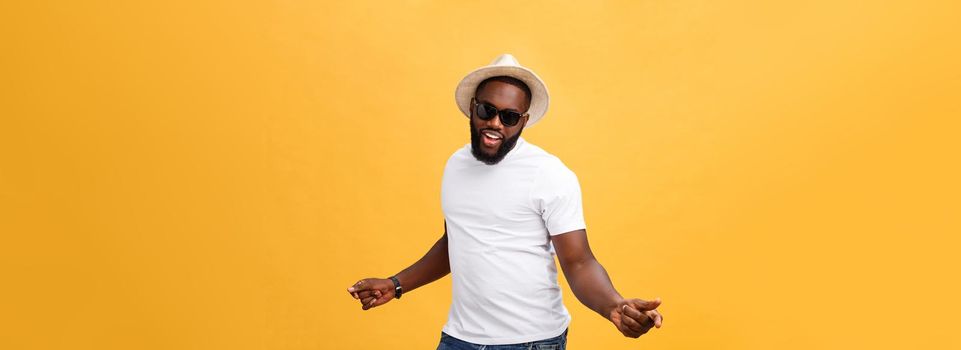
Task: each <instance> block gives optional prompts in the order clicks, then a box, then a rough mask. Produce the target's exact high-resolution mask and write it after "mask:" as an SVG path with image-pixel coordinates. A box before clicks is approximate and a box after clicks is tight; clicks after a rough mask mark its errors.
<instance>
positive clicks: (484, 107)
mask: <svg viewBox="0 0 961 350" xmlns="http://www.w3.org/2000/svg"><path fill="white" fill-rule="evenodd" d="M470 103H471V105H473V108H472V109H473V110H474V115H476V116H477V117H478V118H481V120H491V118H494V116H495V115H496V116H500V118H501V124H504V125H507V126H514V125H517V122H519V121H521V118H522V117H525V116H527V113H523V114H522V113H518V112H515V111H511V110H506V109H501V110H498V109H497V107H494V105H492V104H490V103H487V102H477V100H476V99H474V98H471V99H470Z"/></svg>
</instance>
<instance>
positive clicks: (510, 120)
mask: <svg viewBox="0 0 961 350" xmlns="http://www.w3.org/2000/svg"><path fill="white" fill-rule="evenodd" d="M520 120H521V115H520V113H517V112H514V111H501V123H504V125H507V126H514V125H517V122H518V121H520Z"/></svg>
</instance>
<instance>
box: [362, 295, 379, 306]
mask: <svg viewBox="0 0 961 350" xmlns="http://www.w3.org/2000/svg"><path fill="white" fill-rule="evenodd" d="M374 299H377V298H376V297H374V296H373V295H371V296H369V297H366V298H363V299H360V303H361V304H363V305H367V304H370V302H371V301H374Z"/></svg>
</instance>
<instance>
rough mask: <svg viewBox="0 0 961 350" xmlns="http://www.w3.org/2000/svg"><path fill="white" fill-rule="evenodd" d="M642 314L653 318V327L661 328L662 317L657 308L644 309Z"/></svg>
mask: <svg viewBox="0 0 961 350" xmlns="http://www.w3.org/2000/svg"><path fill="white" fill-rule="evenodd" d="M644 314H646V315H647V317H650V318H651V319H652V320H654V327H657V328H661V324H663V323H664V317H662V316H661V313H660V312H657V310H651V311H645V312H644Z"/></svg>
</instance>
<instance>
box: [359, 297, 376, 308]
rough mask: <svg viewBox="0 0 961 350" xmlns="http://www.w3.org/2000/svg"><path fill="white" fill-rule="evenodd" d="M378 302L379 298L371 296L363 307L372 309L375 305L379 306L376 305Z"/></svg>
mask: <svg viewBox="0 0 961 350" xmlns="http://www.w3.org/2000/svg"><path fill="white" fill-rule="evenodd" d="M376 303H377V298H374V297H371V298H370V299H368V301H367V302H365V303H364V304H363V305H364V306H363V307H362V309H364V310H370V309H372V308H374V307H375V306H377V305H375V304H376Z"/></svg>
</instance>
